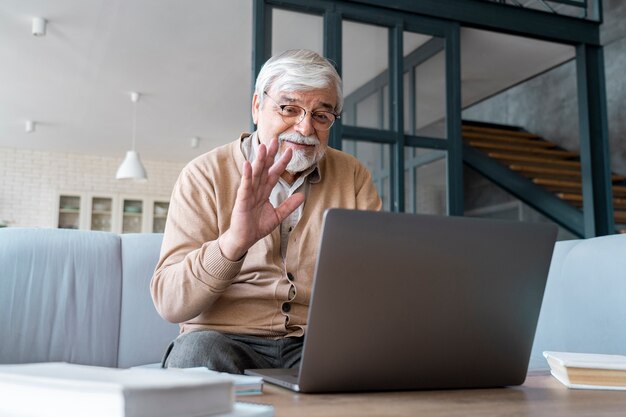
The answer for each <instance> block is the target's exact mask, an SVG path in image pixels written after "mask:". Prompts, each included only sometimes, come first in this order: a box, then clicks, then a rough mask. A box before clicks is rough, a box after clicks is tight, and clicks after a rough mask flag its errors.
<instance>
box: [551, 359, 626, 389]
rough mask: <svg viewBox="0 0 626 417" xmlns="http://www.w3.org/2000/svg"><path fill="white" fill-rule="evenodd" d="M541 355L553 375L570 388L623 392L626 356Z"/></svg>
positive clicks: (625, 385) (625, 380)
mask: <svg viewBox="0 0 626 417" xmlns="http://www.w3.org/2000/svg"><path fill="white" fill-rule="evenodd" d="M543 356H545V358H546V359H547V360H548V365H550V372H551V373H552V375H553V376H554V377H555V378H556V379H558V380H559V381H560V382H561V383H562V384H563V385H565V386H567V387H569V388H577V389H607V390H626V356H623V355H605V354H598V353H574V352H543Z"/></svg>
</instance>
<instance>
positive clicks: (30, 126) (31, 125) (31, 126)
mask: <svg viewBox="0 0 626 417" xmlns="http://www.w3.org/2000/svg"><path fill="white" fill-rule="evenodd" d="M36 125H37V124H36V123H35V122H34V121H32V120H26V122H25V123H24V130H25V131H26V133H33V132H34V131H35V127H36Z"/></svg>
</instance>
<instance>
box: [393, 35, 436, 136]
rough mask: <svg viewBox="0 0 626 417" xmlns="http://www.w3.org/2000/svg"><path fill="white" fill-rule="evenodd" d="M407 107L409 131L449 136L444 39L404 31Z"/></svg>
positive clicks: (405, 99)
mask: <svg viewBox="0 0 626 417" xmlns="http://www.w3.org/2000/svg"><path fill="white" fill-rule="evenodd" d="M403 43H404V67H405V68H406V69H407V72H406V73H405V77H404V83H405V85H404V95H405V97H404V103H405V106H407V107H408V108H407V109H405V112H404V114H405V118H404V131H405V133H407V134H411V135H419V136H429V137H435V138H445V137H446V67H445V53H444V42H443V39H442V38H436V37H432V36H427V35H423V34H419V33H413V32H404V40H403Z"/></svg>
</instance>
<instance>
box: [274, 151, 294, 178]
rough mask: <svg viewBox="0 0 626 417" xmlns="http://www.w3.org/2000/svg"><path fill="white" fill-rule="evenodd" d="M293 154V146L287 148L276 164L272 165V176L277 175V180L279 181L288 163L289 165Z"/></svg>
mask: <svg viewBox="0 0 626 417" xmlns="http://www.w3.org/2000/svg"><path fill="white" fill-rule="evenodd" d="M292 156H293V153H292V151H291V148H287V150H285V152H284V153H283V154H282V155H281V157H280V159H279V160H278V161H276V162H275V163H274V165H272V167H271V168H270V170H269V174H270V177H271V178H274V176H275V177H276V181H278V177H280V176H281V175H282V174H283V172H285V168H287V165H289V161H291V157H292Z"/></svg>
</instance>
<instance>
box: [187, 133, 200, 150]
mask: <svg viewBox="0 0 626 417" xmlns="http://www.w3.org/2000/svg"><path fill="white" fill-rule="evenodd" d="M198 143H200V138H198V137H197V136H194V137H193V138H191V141H190V143H189V146H191V147H192V148H193V149H196V148H197V147H198Z"/></svg>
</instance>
